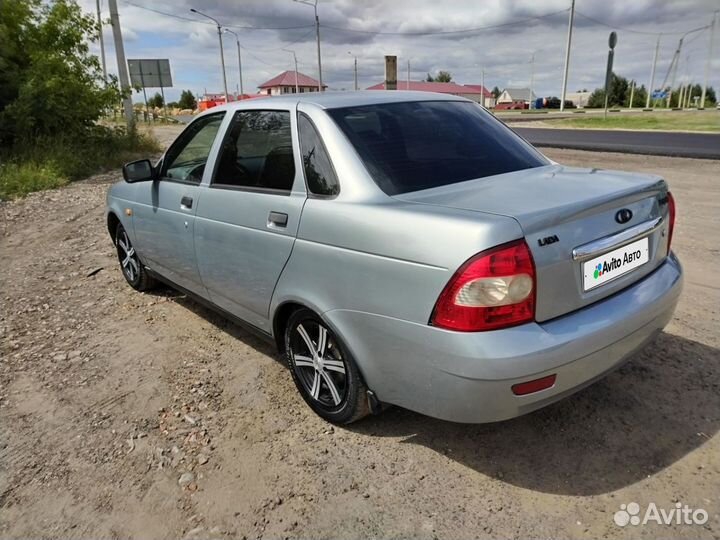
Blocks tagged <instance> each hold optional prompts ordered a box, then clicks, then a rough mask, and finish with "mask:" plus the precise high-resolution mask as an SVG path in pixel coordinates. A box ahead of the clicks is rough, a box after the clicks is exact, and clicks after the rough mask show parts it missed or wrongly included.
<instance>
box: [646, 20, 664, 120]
mask: <svg viewBox="0 0 720 540" xmlns="http://www.w3.org/2000/svg"><path fill="white" fill-rule="evenodd" d="M661 36H662V34H658V38H657V43H655V54H654V55H653V63H652V70H651V71H650V86H648V92H647V99H646V100H645V108H646V109H649V108H650V98H651V96H652V93H653V92H654V90H655V89H654V86H655V67H656V66H657V59H658V52H659V51H660V37H661ZM653 105H655V103H653Z"/></svg>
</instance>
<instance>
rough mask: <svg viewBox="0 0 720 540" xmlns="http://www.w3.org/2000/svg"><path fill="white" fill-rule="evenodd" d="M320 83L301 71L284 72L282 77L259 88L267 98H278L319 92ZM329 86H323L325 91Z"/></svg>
mask: <svg viewBox="0 0 720 540" xmlns="http://www.w3.org/2000/svg"><path fill="white" fill-rule="evenodd" d="M319 86H320V83H319V82H318V81H317V80H315V79H313V78H312V77H309V76H307V75H305V74H304V73H300V72H299V71H283V72H282V73H281V74H280V75H277V76H276V77H273V78H272V79H270V80H269V81H266V82H264V83H262V84H261V85H260V86H258V88H259V89H260V94H262V95H266V96H277V95H280V94H295V93H299V94H304V93H307V92H317V91H318V87H319ZM325 89H327V85H326V84H323V90H325Z"/></svg>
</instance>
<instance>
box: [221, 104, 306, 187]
mask: <svg viewBox="0 0 720 540" xmlns="http://www.w3.org/2000/svg"><path fill="white" fill-rule="evenodd" d="M294 180H295V159H294V157H293V151H292V136H291V130H290V112H289V111H238V112H237V113H235V117H234V118H233V120H232V123H231V125H230V127H229V128H228V134H227V136H226V137H225V141H224V142H223V145H222V148H221V150H220V154H219V158H218V166H217V170H216V171H215V177H214V179H213V185H218V186H221V187H243V188H255V189H272V190H279V191H287V192H289V191H290V190H291V189H292V185H293V181H294Z"/></svg>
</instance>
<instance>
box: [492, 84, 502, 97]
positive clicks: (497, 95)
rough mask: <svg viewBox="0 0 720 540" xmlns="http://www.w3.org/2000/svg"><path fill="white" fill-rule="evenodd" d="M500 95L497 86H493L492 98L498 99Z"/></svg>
mask: <svg viewBox="0 0 720 540" xmlns="http://www.w3.org/2000/svg"><path fill="white" fill-rule="evenodd" d="M500 94H502V92H501V91H500V89H499V88H498V87H497V86H494V87H493V89H492V95H493V97H494V98H495V99H497V98H499V97H500Z"/></svg>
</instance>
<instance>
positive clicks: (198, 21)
mask: <svg viewBox="0 0 720 540" xmlns="http://www.w3.org/2000/svg"><path fill="white" fill-rule="evenodd" d="M122 3H123V4H125V5H128V6H132V7H135V8H138V9H144V10H145V11H151V12H152V13H157V14H158V15H165V16H166V17H173V18H175V19H178V20H181V21H185V22H191V23H197V24H213V23H211V22H205V21H201V20H198V19H193V18H191V17H184V16H182V15H177V14H175V13H168V12H167V11H161V10H159V9H155V8H151V7H147V6H142V5H140V4H136V3H134V2H128V1H127V0H122ZM223 27H225V28H237V29H240V30H297V29H300V28H311V27H312V28H313V29H314V28H315V25H314V24H313V25H310V24H303V25H301V26H239V25H230V24H226V25H223Z"/></svg>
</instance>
